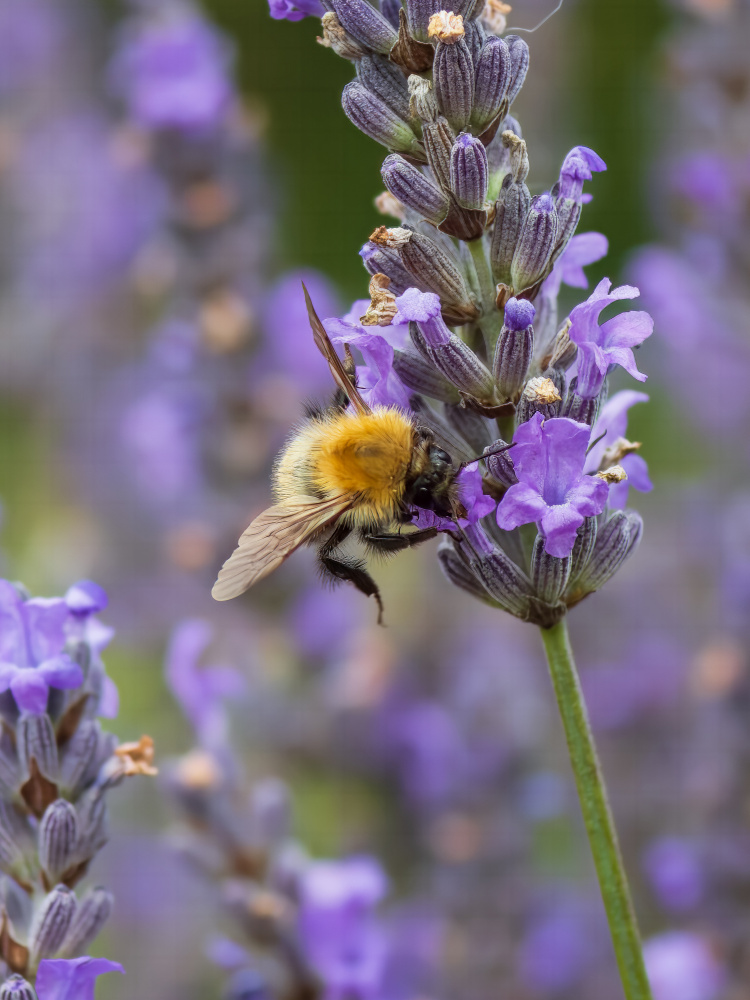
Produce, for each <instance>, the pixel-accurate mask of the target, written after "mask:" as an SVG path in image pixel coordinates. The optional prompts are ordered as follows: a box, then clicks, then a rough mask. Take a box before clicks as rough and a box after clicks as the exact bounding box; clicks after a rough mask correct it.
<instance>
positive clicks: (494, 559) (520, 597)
mask: <svg viewBox="0 0 750 1000" xmlns="http://www.w3.org/2000/svg"><path fill="white" fill-rule="evenodd" d="M464 531H465V535H466V538H467V540H468V545H463V546H462V549H463V551H464V553H465V555H466V556H467V558H468V560H469V564H470V566H471V568H472V570H473V571H474V573H475V574H476V576H477V578H478V579H479V580H480V581H481V583H482V584H483V585H484V586H485V588H486V589H487V591H488V593H489V594H490V596H491V597H492V598H494V599H495V600H496V601H497V603H498V604H500V605H501V606H502V607H503V608H504V609H505V610H506V611H508V612H510V614H512V615H515V616H516V617H517V618H522V619H524V620H526V619H527V618H528V617H529V614H530V612H531V600H530V599H531V597H532V596H533V592H532V589H531V584H530V583H529V580H528V578H527V577H526V576H525V574H524V573H523V572H522V571H521V570H520V569H519V568H518V566H516V564H515V563H514V562H512V560H511V559H510V558H509V557H508V556H507V555H506V554H505V552H503V550H502V549H499V548H496V547H495V546H494V545H493V544H492V542H491V541H490V540H489V538H488V537H487V535H485V533H484V532H483V531H482V529H481V528H480V527H479V526H478V525H470V526H469V527H467V528H465V529H464Z"/></svg>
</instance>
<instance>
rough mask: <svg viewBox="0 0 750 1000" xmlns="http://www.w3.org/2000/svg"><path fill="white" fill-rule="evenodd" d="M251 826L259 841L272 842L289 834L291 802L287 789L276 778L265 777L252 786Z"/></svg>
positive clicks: (269, 843)
mask: <svg viewBox="0 0 750 1000" xmlns="http://www.w3.org/2000/svg"><path fill="white" fill-rule="evenodd" d="M251 810H252V817H253V826H254V828H255V832H256V833H257V834H258V836H259V838H260V841H261V843H263V844H268V845H271V844H274V843H276V842H278V841H280V840H284V839H285V838H286V837H288V836H289V831H290V829H291V803H290V801H289V789H288V788H287V786H286V785H285V784H284V782H283V781H280V780H279V779H278V778H266V779H265V781H260V782H258V784H257V785H255V787H254V788H253V792H252V801H251Z"/></svg>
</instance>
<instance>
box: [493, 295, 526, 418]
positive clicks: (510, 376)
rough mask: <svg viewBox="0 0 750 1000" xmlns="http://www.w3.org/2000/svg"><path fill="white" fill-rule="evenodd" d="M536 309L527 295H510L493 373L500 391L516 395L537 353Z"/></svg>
mask: <svg viewBox="0 0 750 1000" xmlns="http://www.w3.org/2000/svg"><path fill="white" fill-rule="evenodd" d="M535 312H536V310H535V309H534V307H533V306H532V304H531V303H530V302H527V301H526V300H525V299H509V300H508V302H507V303H506V305H505V321H504V323H503V328H502V330H501V331H500V336H499V337H498V339H497V345H496V347H495V358H494V361H493V364H492V373H493V375H494V376H495V381H496V382H497V384H498V386H499V388H500V392H501V393H502V394H503V396H506V397H507V398H508V399H515V397H516V396H517V394H518V393H519V392H520V391H521V388H522V387H523V384H524V382H525V381H526V374H527V372H528V370H529V365H530V364H531V357H532V355H533V353H534V327H533V326H532V325H531V324H532V323H533V321H534V314H535Z"/></svg>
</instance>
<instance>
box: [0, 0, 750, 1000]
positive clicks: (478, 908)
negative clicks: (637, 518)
mask: <svg viewBox="0 0 750 1000" xmlns="http://www.w3.org/2000/svg"><path fill="white" fill-rule="evenodd" d="M552 6H553V4H551V3H547V2H543V0H518V2H517V3H516V4H514V9H513V11H512V13H511V14H510V15H509V22H510V24H511V25H520V26H524V27H526V26H531V25H533V24H535V23H537V22H538V21H539V20H540V19H541V18H542V17H543V16H544V15H545V14H546V13H548V12H549V10H550V8H551V7H552ZM319 33H320V23H319V21H318V20H317V19H316V18H314V17H309V18H306V19H304V20H300V21H296V22H294V21H288V20H283V19H281V20H274V19H272V18H271V17H270V15H269V11H268V9H267V4H266V2H265V0H244V2H238V0H213V2H210V3H208V2H206V3H204V4H203V5H192V4H187V3H186V2H185V3H183V2H182V0H174V2H172V0H142V2H140V3H137V2H132V3H115V2H106V3H105V2H101V0H0V220H1V221H2V225H0V385H1V386H2V393H1V394H0V468H2V469H3V470H4V474H3V475H2V477H0V503H1V504H2V524H1V525H0V560H1V566H2V576H3V577H6V578H7V579H9V580H13V581H16V580H19V581H23V583H24V584H25V585H26V586H27V587H28V589H29V591H30V592H31V593H32V594H34V595H43V596H50V595H62V594H65V593H66V591H68V588H69V587H70V586H71V585H72V584H74V583H75V582H76V581H79V580H82V579H89V580H93V581H96V583H98V584H100V585H101V586H102V587H103V588H104V589H105V591H106V593H107V595H108V599H109V604H108V606H107V607H106V609H103V610H99V611H98V618H99V619H100V620H101V622H103V623H105V624H106V625H107V626H111V627H112V628H113V629H114V630H115V634H114V636H113V637H112V639H111V641H110V642H109V643H108V645H107V647H106V648H105V649H104V650H103V653H102V657H103V660H104V661H105V662H106V665H107V672H108V674H109V676H110V677H111V678H112V679H113V681H114V682H115V684H116V686H117V688H118V689H119V712H118V714H117V716H116V718H108V719H107V721H106V729H107V730H109V731H111V732H114V733H115V734H116V735H117V737H118V738H119V739H120V740H121V741H130V740H134V739H135V740H137V739H138V737H139V736H140V735H141V734H142V733H147V734H149V735H150V736H152V737H153V739H154V742H155V747H156V761H155V762H156V764H157V766H158V768H159V775H158V776H154V777H138V778H137V779H136V780H132V781H131V780H128V781H127V782H126V783H124V784H123V785H122V786H121V787H119V788H118V789H116V790H115V791H114V792H113V794H112V796H111V803H110V808H111V812H110V819H109V841H108V843H107V844H106V846H104V847H103V848H102V849H101V850H100V852H99V853H98V855H97V856H96V858H95V860H94V862H93V864H92V867H91V871H90V872H89V874H88V876H87V880H88V882H87V884H89V883H90V884H91V885H97V884H102V885H105V886H107V887H108V888H109V889H110V890H111V892H112V894H113V896H114V899H115V905H114V910H113V913H112V916H111V917H110V919H109V921H108V922H107V924H106V926H105V928H104V930H103V931H102V932H101V934H100V935H99V936H98V938H97V939H96V941H95V943H94V944H93V945H92V948H91V951H90V953H91V954H93V955H102V956H106V957H107V958H108V959H111V960H113V961H117V962H120V963H122V965H123V966H124V968H125V972H126V975H125V976H124V977H120V976H117V975H108V976H105V977H104V978H102V979H101V980H100V981H99V982H98V985H97V992H96V996H97V997H98V998H100V1000H120V998H126V997H128V998H129V997H133V998H135V997H154V998H156V997H158V998H159V1000H171V998H174V1000H178V998H179V1000H198V998H201V1000H204V998H206V1000H209V998H211V1000H213V998H216V1000H218V998H228V1000H266V998H268V1000H271V998H273V1000H282V998H283V1000H311V998H313V997H316V996H320V997H324V998H326V1000H353V998H354V1000H418V998H419V1000H428V998H430V1000H453V998H456V1000H458V998H460V1000H490V998H493V1000H494V998H496V997H507V998H509V1000H610V998H611V1000H615V998H619V997H620V996H621V993H620V992H619V991H620V989H621V987H620V986H619V983H618V979H617V973H616V969H615V964H614V958H613V954H612V950H611V945H610V942H609V938H608V936H607V930H606V923H605V921H604V913H603V908H602V904H601V901H600V898H599V891H598V888H597V883H596V879H595V875H594V871H593V866H592V863H591V860H590V856H589V851H588V845H587V843H586V838H585V832H584V829H583V825H582V821H581V817H580V809H579V805H578V800H577V798H576V794H575V787H574V785H573V782H572V778H571V775H570V770H569V764H568V760H567V755H566V752H565V746H564V742H563V736H562V731H561V728H560V724H559V721H558V718H557V714H556V711H555V705H554V700H553V697H552V691H551V687H550V684H549V680H548V677H547V672H546V666H545V662H544V657H543V650H542V646H541V643H540V642H539V638H538V635H537V634H536V630H535V629H533V628H532V627H530V626H529V625H527V624H525V623H522V622H519V621H515V620H513V619H511V618H510V617H509V616H505V615H501V614H500V613H499V612H498V611H497V610H496V609H492V608H488V607H483V606H482V605H481V604H480V603H478V602H477V601H475V600H473V599H472V598H471V597H470V596H469V595H468V594H465V593H463V592H461V591H460V590H458V589H456V588H454V587H452V586H451V585H450V584H449V582H448V581H447V580H446V579H444V577H443V576H442V574H441V573H440V572H439V570H438V564H437V562H436V560H435V553H434V551H432V550H431V545H427V546H425V549H426V550H427V551H425V550H424V549H420V550H419V551H416V552H408V553H404V554H402V555H399V556H398V558H396V559H394V560H392V561H389V562H387V563H384V564H382V565H377V566H376V568H375V571H374V574H375V576H376V578H377V580H378V582H379V584H380V586H381V589H382V593H383V599H384V603H385V617H386V622H387V628H385V629H384V628H380V627H378V626H377V624H376V612H375V609H374V606H373V602H371V601H368V600H366V599H365V598H364V597H362V595H360V594H358V593H356V592H355V591H354V590H353V588H347V587H343V588H339V589H336V590H333V591H331V590H327V589H324V588H322V587H321V586H320V583H319V581H318V578H317V574H316V569H315V565H314V557H313V554H312V553H311V552H310V551H307V550H304V551H300V552H298V553H296V554H295V556H294V558H293V559H291V560H290V561H289V562H287V563H286V564H285V565H284V567H283V568H282V569H281V570H279V572H278V573H277V574H275V575H274V576H273V577H271V578H270V579H269V580H267V581H265V582H264V583H262V584H261V585H259V586H258V588H257V589H255V590H253V591H252V592H251V593H250V594H249V595H247V596H244V597H242V598H240V599H239V600H237V601H234V602H231V603H227V604H222V605H219V604H217V603H216V602H214V601H212V599H211V597H210V589H211V585H212V583H213V580H214V578H215V574H216V571H217V569H218V567H219V565H220V564H221V562H222V561H223V559H224V558H226V556H227V555H228V554H229V552H230V551H231V549H232V546H233V545H234V543H235V540H236V538H237V536H238V535H239V533H240V531H241V530H242V529H243V528H244V526H245V525H246V524H247V522H248V521H249V519H250V517H251V516H253V515H254V514H255V513H257V512H258V511H259V510H261V509H262V508H263V506H265V505H266V504H267V501H268V494H269V472H270V468H271V464H272V461H273V458H274V456H275V454H276V453H277V452H278V450H279V448H280V447H281V445H282V443H283V442H284V440H285V438H286V436H287V434H288V432H289V429H290V427H291V426H292V425H293V424H294V423H295V422H296V421H297V419H298V418H299V416H300V415H301V413H302V407H303V403H304V402H305V401H306V400H308V399H310V398H319V399H320V398H323V399H324V398H326V396H327V395H328V394H329V392H330V375H329V372H328V370H327V367H326V365H325V363H324V361H323V360H322V359H321V358H320V356H319V355H317V352H316V350H315V348H314V345H313V344H312V340H311V337H310V334H309V327H308V325H307V318H306V313H305V309H304V301H303V299H302V296H301V288H300V283H301V280H304V281H305V282H306V284H307V287H308V288H309V290H310V292H311V295H312V297H313V300H314V301H315V303H316V307H317V309H318V311H319V312H320V314H321V316H325V317H328V316H340V315H342V314H344V313H346V312H347V311H348V310H349V308H350V305H351V303H352V301H354V300H358V299H366V298H367V281H368V275H367V273H366V271H365V270H364V268H363V267H362V262H361V259H360V257H359V256H358V251H359V249H360V247H361V246H362V244H363V243H364V242H365V241H366V240H367V238H368V236H369V234H370V233H371V232H372V231H373V229H375V228H376V227H377V226H380V225H382V224H384V222H383V217H382V216H381V215H380V214H379V213H378V210H377V209H376V207H375V205H374V199H375V198H376V196H377V195H379V194H380V193H381V191H382V190H383V184H382V181H381V177H380V166H381V163H382V158H383V157H382V150H379V148H378V147H376V146H375V144H374V143H373V142H371V141H370V140H369V139H367V138H366V137H365V136H364V135H362V134H361V133H360V132H358V131H357V130H356V129H355V128H354V126H353V125H352V124H351V123H350V122H349V121H348V120H347V118H346V117H345V115H344V113H343V112H342V110H341V106H340V93H341V89H342V87H343V86H344V85H345V84H346V83H347V82H348V81H349V79H350V78H351V71H350V67H349V66H347V65H346V64H345V63H344V61H343V60H340V59H336V58H335V56H334V54H333V53H332V52H331V51H328V50H326V49H325V48H323V47H321V46H319V45H317V44H316V43H315V36H316V35H317V34H319ZM524 37H525V39H526V40H527V41H528V44H529V47H530V50H531V68H530V71H529V76H528V81H527V83H526V85H525V87H524V89H523V91H522V92H521V94H520V96H519V98H518V101H517V102H516V105H514V111H513V113H514V115H516V116H517V117H518V118H519V119H520V121H521V122H522V124H523V128H524V138H525V140H526V142H527V144H528V147H529V150H530V151H533V159H532V172H531V175H530V178H529V186H530V187H531V190H532V191H533V192H534V193H536V192H538V191H541V190H543V189H546V188H547V187H549V186H550V185H551V184H552V183H554V181H555V179H556V177H557V173H558V171H559V164H560V163H561V162H562V161H563V159H564V158H565V155H566V153H567V152H568V150H569V149H570V148H571V146H573V144H574V143H580V144H582V145H585V146H587V147H591V148H592V149H593V150H595V151H596V152H597V153H598V154H599V155H600V156H601V157H602V158H603V159H604V160H605V161H606V163H607V166H608V169H607V171H606V172H604V173H600V174H597V175H596V177H595V179H594V180H593V181H592V183H591V184H590V185H588V187H587V190H590V191H592V192H593V201H592V202H591V204H590V205H585V206H584V217H583V221H582V223H581V225H580V226H579V232H600V233H605V234H606V235H607V238H608V241H609V253H608V256H607V258H606V261H603V260H598V261H596V262H594V263H592V264H591V265H590V266H589V267H588V268H587V270H586V278H587V279H588V288H589V292H590V291H591V290H592V289H593V288H595V287H596V285H597V283H598V282H599V281H600V279H601V278H603V277H604V276H605V275H607V276H609V277H610V278H612V280H613V281H614V283H615V285H622V284H632V285H636V286H638V287H639V288H640V291H641V299H640V300H639V304H638V307H639V308H642V309H646V310H648V311H649V312H650V313H651V315H652V316H653V317H654V320H655V328H654V334H653V336H652V337H651V338H650V339H649V340H647V341H646V342H645V343H644V345H643V346H642V347H641V348H640V349H639V352H638V356H637V360H638V366H639V368H640V370H641V371H643V372H647V373H648V375H649V379H648V382H647V383H645V385H643V386H639V387H638V391H639V392H641V391H643V392H645V393H647V394H648V397H650V399H649V402H648V403H645V401H644V402H643V404H642V405H641V403H640V402H638V400H635V399H633V400H632V402H633V403H636V402H638V405H634V407H633V409H632V411H631V412H630V413H629V423H628V429H627V437H628V438H630V439H631V440H634V441H640V442H642V448H641V450H640V452H639V457H642V458H643V459H645V460H646V462H647V463H648V475H650V480H651V482H652V483H653V490H651V491H644V492H638V493H637V494H634V493H633V491H632V490H631V496H630V502H631V503H632V504H634V505H636V506H637V508H638V510H639V511H640V513H641V514H642V516H643V519H644V522H645V533H644V541H643V544H642V545H641V546H640V548H639V550H638V552H637V554H636V555H635V556H634V558H633V559H632V561H630V562H628V564H627V565H626V567H625V568H624V569H623V570H622V571H621V572H620V573H618V575H617V577H616V579H614V580H612V581H611V582H609V583H608V585H607V587H606V589H605V590H603V591H602V592H601V593H597V594H593V595H592V596H591V597H589V598H588V599H587V600H586V601H585V602H584V603H583V604H582V605H581V606H580V607H579V608H576V609H575V611H574V612H573V613H572V614H571V633H572V638H573V642H574V645H575V648H576V652H577V658H578V662H579V665H580V668H581V674H582V683H583V688H584V692H585V694H586V697H587V700H588V704H589V710H590V713H591V718H592V724H593V728H594V731H595V735H596V737H597V741H598V743H599V747H600V751H601V755H602V761H603V765H604V770H605V773H606V774H607V778H608V785H609V791H610V796H611V800H612V806H613V810H614V814H615V817H616V820H617V824H618V829H619V831H620V837H621V841H622V848H623V855H624V859H625V864H626V867H627V870H628V872H629V875H630V878H631V881H632V887H633V893H634V899H635V905H636V909H637V912H638V915H639V919H640V923H641V929H642V931H643V936H644V939H645V941H646V960H647V967H648V969H649V973H650V976H651V981H652V986H653V990H654V1000H748V998H750V948H749V947H748V940H750V908H749V907H750V783H749V781H748V763H749V762H750V673H749V672H748V669H749V666H750V665H749V664H748V641H749V639H750V636H749V635H748V610H749V605H750V487H749V486H748V477H747V467H748V459H749V458H750V448H749V447H748V440H747V437H748V430H749V429H750V414H749V412H748V411H749V409H750V403H749V402H748V399H750V396H749V395H748V392H747V379H748V376H749V375H750V322H748V321H749V320H750V291H749V290H748V288H749V287H750V286H749V285H748V281H747V278H748V269H749V268H750V244H749V243H748V221H749V220H748V215H750V55H748V48H749V46H750V5H749V4H748V3H747V2H746V0H672V2H666V0H662V2H656V0H633V2H632V3H631V4H629V5H627V7H623V6H622V5H618V4H606V3H601V2H600V0H566V2H565V3H564V5H563V7H562V9H561V10H560V11H559V12H558V13H557V14H556V15H555V16H554V17H553V18H552V19H551V20H549V21H548V22H547V23H546V24H545V25H544V26H542V27H541V28H540V29H539V30H538V31H537V32H535V33H534V34H530V35H525V36H524ZM585 294H588V292H587V293H585ZM565 296H568V297H569V298H566V297H565ZM561 301H562V302H563V304H564V305H566V306H568V307H572V305H573V304H574V302H575V301H577V299H575V298H573V297H572V293H571V290H570V289H563V292H562V297H561ZM614 383H615V388H616V389H628V390H632V389H633V386H632V384H629V383H628V381H627V379H626V377H625V376H624V374H623V373H622V372H620V373H619V374H618V375H617V376H615V378H614ZM639 399H640V397H639ZM623 433H624V425H623ZM636 479H637V477H633V476H631V485H636ZM646 482H648V476H646ZM640 483H641V485H643V480H642V479H641V480H640ZM110 714H111V713H110ZM311 969H312V970H313V971H314V973H315V974H316V975H317V977H319V978H320V981H322V983H323V985H322V986H321V985H320V983H319V982H318V981H317V980H315V979H311V977H310V970H311ZM61 996H62V995H61ZM40 1000H57V997H56V996H55V997H53V996H52V994H50V996H49V998H46V997H40ZM68 1000H77V997H74V996H73V995H71V996H70V997H69V998H68ZM81 1000H84V994H81Z"/></svg>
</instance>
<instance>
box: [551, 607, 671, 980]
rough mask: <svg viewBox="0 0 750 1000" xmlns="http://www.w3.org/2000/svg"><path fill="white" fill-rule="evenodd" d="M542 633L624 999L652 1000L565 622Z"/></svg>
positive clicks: (612, 822)
mask: <svg viewBox="0 0 750 1000" xmlns="http://www.w3.org/2000/svg"><path fill="white" fill-rule="evenodd" d="M541 632H542V640H543V641H544V648H545V650H546V653H547V661H548V663H549V669H550V674H551V675H552V683H553V685H554V688H555V695H556V697H557V704H558V707H559V709H560V715H561V717H562V722H563V727H564V729H565V737H566V740H567V743H568V751H569V753H570V762H571V764H572V765H573V773H574V775H575V779H576V785H577V786H578V796H579V798H580V801H581V810H582V812H583V818H584V821H585V823H586V830H587V831H588V835H589V842H590V844H591V853H592V854H593V856H594V864H595V865H596V872H597V875H598V877H599V886H600V888H601V893H602V898H603V900H604V908H605V909H606V911H607V919H608V921H609V929H610V933H611V935H612V943H613V945H614V948H615V955H616V956H617V965H618V967H619V969H620V978H621V980H622V985H623V989H624V991H625V996H626V997H627V1000H652V996H651V989H650V987H649V984H648V979H647V976H646V968H645V966H644V964H643V953H642V950H641V939H640V934H639V932H638V924H637V922H636V918H635V911H634V910H633V902H632V900H631V898H630V889H629V887H628V880H627V878H626V876H625V869H624V867H623V864H622V856H621V854H620V847H619V844H618V842H617V833H616V831H615V825H614V821H613V819H612V813H611V811H610V808H609V802H608V800H607V790H606V788H605V785H604V777H603V775H602V770H601V765H600V764H599V758H598V756H597V753H596V747H595V745H594V738H593V736H592V733H591V727H590V725H589V720H588V713H587V712H586V703H585V701H584V699H583V692H582V691H581V685H580V682H579V680H578V672H577V670H576V665H575V661H574V659H573V651H572V649H571V648H570V640H569V638H568V627H567V623H566V620H565V619H564V618H563V620H562V621H561V622H558V624H557V625H553V626H552V628H548V629H542V630H541Z"/></svg>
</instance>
